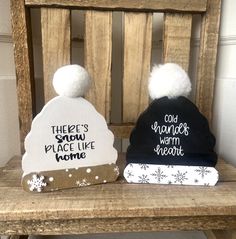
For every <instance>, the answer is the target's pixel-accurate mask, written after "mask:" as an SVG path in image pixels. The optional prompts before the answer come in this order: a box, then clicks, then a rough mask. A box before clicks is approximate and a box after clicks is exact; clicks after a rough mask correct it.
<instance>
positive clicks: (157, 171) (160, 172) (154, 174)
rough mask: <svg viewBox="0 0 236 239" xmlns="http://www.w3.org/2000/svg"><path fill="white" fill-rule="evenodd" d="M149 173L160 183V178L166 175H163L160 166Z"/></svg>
mask: <svg viewBox="0 0 236 239" xmlns="http://www.w3.org/2000/svg"><path fill="white" fill-rule="evenodd" d="M151 175H152V176H154V177H155V179H156V180H157V182H158V183H160V182H161V180H162V179H164V178H166V177H167V175H165V174H164V173H163V171H161V168H160V167H159V168H158V169H157V170H156V171H155V172H154V173H152V174H151Z"/></svg>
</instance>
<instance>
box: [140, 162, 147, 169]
mask: <svg viewBox="0 0 236 239" xmlns="http://www.w3.org/2000/svg"><path fill="white" fill-rule="evenodd" d="M139 166H140V168H141V169H143V170H146V169H147V168H149V166H148V165H147V164H141V163H140V164H139Z"/></svg>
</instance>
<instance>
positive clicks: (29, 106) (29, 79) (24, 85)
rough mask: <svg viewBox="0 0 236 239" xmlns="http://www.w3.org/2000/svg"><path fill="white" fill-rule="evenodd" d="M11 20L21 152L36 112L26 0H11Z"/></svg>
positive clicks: (28, 15) (28, 14)
mask: <svg viewBox="0 0 236 239" xmlns="http://www.w3.org/2000/svg"><path fill="white" fill-rule="evenodd" d="M11 21H12V35H13V45H14V57H15V67H16V80H17V97H18V110H19V121H20V141H21V152H22V153H23V152H24V139H25V136H26V135H27V133H28V132H29V130H30V127H31V121H32V118H33V113H34V110H35V109H34V107H35V104H34V101H35V100H34V83H33V78H34V73H33V62H32V60H33V56H32V55H33V50H32V44H31V38H30V13H29V9H25V6H24V0H11Z"/></svg>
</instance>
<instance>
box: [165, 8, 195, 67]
mask: <svg viewBox="0 0 236 239" xmlns="http://www.w3.org/2000/svg"><path fill="white" fill-rule="evenodd" d="M191 29H192V15H190V14H178V13H177V14H172V13H166V14H165V16H164V33H163V44H164V45H163V61H164V62H165V63H167V62H172V63H177V64H179V65H181V66H182V67H183V68H184V69H185V70H186V71H188V67H189V56H190V39H191Z"/></svg>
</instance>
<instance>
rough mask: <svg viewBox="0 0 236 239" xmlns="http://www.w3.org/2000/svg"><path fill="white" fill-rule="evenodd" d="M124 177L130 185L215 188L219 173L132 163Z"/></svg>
mask: <svg viewBox="0 0 236 239" xmlns="http://www.w3.org/2000/svg"><path fill="white" fill-rule="evenodd" d="M124 177H125V179H126V180H127V182H128V183H151V184H169V185H170V184H171V185H172V184H173V185H192V186H215V184H216V183H217V182H218V179H219V173H218V171H217V170H216V169H215V168H214V167H204V166H186V165H184V166H183V165H158V164H137V163H130V164H128V165H127V166H126V168H125V170H124Z"/></svg>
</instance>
